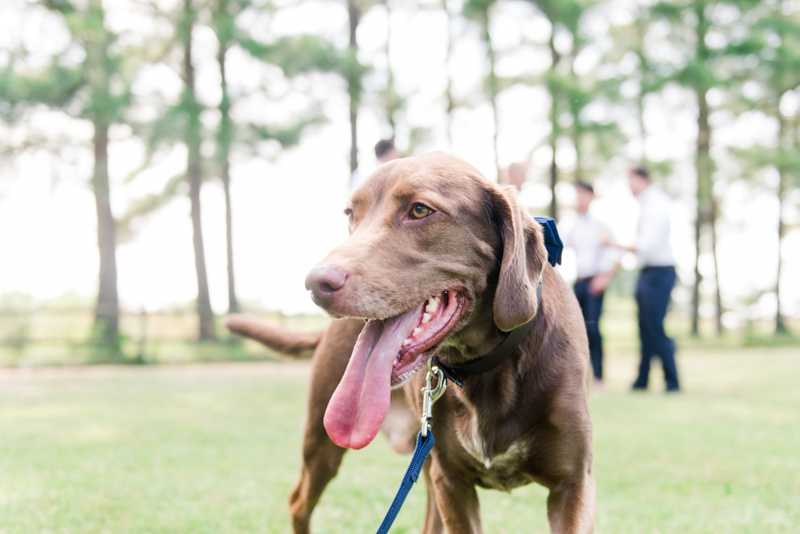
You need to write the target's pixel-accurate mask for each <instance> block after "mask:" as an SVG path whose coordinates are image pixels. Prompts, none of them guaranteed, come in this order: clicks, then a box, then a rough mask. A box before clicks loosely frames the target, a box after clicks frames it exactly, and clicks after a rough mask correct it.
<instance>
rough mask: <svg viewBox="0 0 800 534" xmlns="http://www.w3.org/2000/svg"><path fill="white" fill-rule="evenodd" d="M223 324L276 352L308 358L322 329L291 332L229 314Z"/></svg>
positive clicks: (319, 337) (317, 343)
mask: <svg viewBox="0 0 800 534" xmlns="http://www.w3.org/2000/svg"><path fill="white" fill-rule="evenodd" d="M225 326H227V327H228V329H229V330H230V331H231V332H234V333H236V334H238V335H240V336H242V337H246V338H250V339H253V340H255V341H258V342H259V343H261V344H263V345H266V346H267V347H269V348H271V349H272V350H274V351H276V352H280V353H281V354H285V355H286V356H293V357H296V358H310V357H311V355H312V354H313V353H314V349H315V348H317V345H319V342H320V340H321V339H322V334H323V332H324V330H318V331H316V332H293V331H291V330H286V329H284V328H280V327H277V326H273V325H271V324H268V323H266V322H264V321H262V320H260V319H254V318H253V317H246V316H244V315H229V316H228V318H227V319H225Z"/></svg>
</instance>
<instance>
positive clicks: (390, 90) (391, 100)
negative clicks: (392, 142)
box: [384, 0, 397, 139]
mask: <svg viewBox="0 0 800 534" xmlns="http://www.w3.org/2000/svg"><path fill="white" fill-rule="evenodd" d="M384 5H385V6H386V51H385V52H386V71H387V79H386V99H387V101H386V120H387V122H388V123H389V127H390V128H391V130H392V139H394V138H395V137H396V135H397V124H396V122H395V118H394V114H395V112H396V111H397V102H395V89H394V71H393V70H392V54H391V53H390V52H391V51H390V50H389V47H390V44H391V39H392V12H391V11H390V9H389V0H384Z"/></svg>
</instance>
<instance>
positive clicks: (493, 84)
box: [483, 8, 500, 177]
mask: <svg viewBox="0 0 800 534" xmlns="http://www.w3.org/2000/svg"><path fill="white" fill-rule="evenodd" d="M489 9H490V8H487V9H486V13H485V18H484V20H483V39H484V40H485V41H486V53H487V54H488V55H489V103H490V104H491V106H492V119H493V121H494V137H493V142H494V168H495V171H496V172H497V176H498V177H499V176H500V151H499V146H498V144H497V134H498V130H499V118H498V116H497V94H498V93H499V91H500V88H499V86H498V83H497V73H496V72H495V61H496V59H497V58H496V54H495V50H494V46H493V45H492V34H491V33H490V32H489Z"/></svg>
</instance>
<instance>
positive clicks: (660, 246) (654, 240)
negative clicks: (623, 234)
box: [636, 186, 675, 267]
mask: <svg viewBox="0 0 800 534" xmlns="http://www.w3.org/2000/svg"><path fill="white" fill-rule="evenodd" d="M650 187H654V186H650ZM636 257H637V259H638V263H639V266H640V267H661V266H667V265H675V259H674V258H673V256H672V249H671V247H670V221H669V198H668V197H667V196H666V195H665V194H664V193H662V192H661V191H660V190H654V191H651V192H650V194H649V195H648V197H647V198H646V199H645V202H643V203H642V212H641V215H640V216H639V229H638V232H637V233H636Z"/></svg>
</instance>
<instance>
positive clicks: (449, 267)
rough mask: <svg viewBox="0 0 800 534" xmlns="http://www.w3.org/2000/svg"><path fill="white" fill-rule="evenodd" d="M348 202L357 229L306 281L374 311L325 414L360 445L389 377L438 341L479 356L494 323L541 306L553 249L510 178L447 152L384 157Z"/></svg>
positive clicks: (399, 376) (413, 366) (342, 302)
mask: <svg viewBox="0 0 800 534" xmlns="http://www.w3.org/2000/svg"><path fill="white" fill-rule="evenodd" d="M345 213H346V215H347V217H348V219H349V224H350V238H349V239H348V240H347V241H346V242H345V243H343V244H342V245H341V246H339V247H337V248H336V249H334V250H333V251H332V252H331V253H330V254H329V255H328V256H327V257H326V258H325V259H324V260H322V261H321V262H320V263H319V264H318V265H317V266H316V267H314V269H313V270H312V271H311V272H310V273H309V275H308V277H307V278H306V286H307V288H308V289H309V290H311V293H312V296H313V299H314V301H315V302H316V303H317V304H318V305H320V306H321V307H322V308H324V309H325V310H327V311H328V312H329V313H330V314H332V315H334V316H341V317H362V318H365V319H367V320H368V322H367V325H366V326H365V328H364V331H363V332H362V334H361V336H360V337H359V340H358V342H357V344H356V347H355V349H354V350H353V355H352V357H351V360H350V363H349V365H348V369H347V372H346V373H345V377H344V378H343V379H342V382H341V384H340V386H339V388H338V389H337V391H336V393H335V394H334V397H333V398H332V400H331V403H330V405H329V409H328V412H327V413H326V418H325V423H326V428H327V429H328V432H329V434H330V435H331V437H332V438H333V439H334V441H335V442H336V443H338V444H339V445H341V446H345V447H347V446H350V447H354V448H360V447H362V446H364V445H366V444H367V443H369V442H370V441H371V440H372V438H374V436H375V434H376V433H377V431H378V428H379V427H380V423H381V422H382V421H383V418H384V417H385V415H386V411H385V410H388V402H389V395H388V392H389V388H390V387H397V386H399V385H401V384H402V383H403V382H405V381H406V380H408V379H409V378H410V377H411V376H413V375H414V374H415V373H416V372H417V371H419V370H420V369H421V368H422V367H423V366H424V365H425V364H426V363H427V361H428V359H429V358H430V357H431V356H432V355H433V353H434V352H435V351H437V350H442V349H444V353H445V354H446V355H447V356H449V358H450V359H453V358H458V357H459V356H458V355H459V354H461V355H462V357H464V358H467V357H470V356H471V355H470V354H463V353H469V352H470V348H477V347H482V346H484V345H485V341H486V338H487V337H489V336H487V331H488V330H487V326H489V325H492V324H493V325H495V326H496V328H495V327H492V328H491V330H492V331H493V333H494V334H495V337H496V335H497V333H498V330H500V331H509V330H512V329H513V328H515V327H517V326H519V325H522V324H524V323H526V322H528V321H529V320H530V319H531V318H532V317H533V316H534V315H535V314H536V312H537V305H538V304H537V296H536V288H537V285H538V281H539V277H540V276H541V274H542V270H543V269H544V266H545V263H546V260H547V251H546V249H545V246H544V238H543V233H542V229H541V227H540V226H539V225H538V223H536V222H535V221H534V220H533V219H532V218H531V217H530V216H529V215H528V214H527V212H526V211H525V210H524V209H522V208H521V207H520V206H519V205H518V204H517V202H516V198H515V195H514V192H513V190H512V189H502V188H499V187H498V186H497V185H495V184H493V183H492V182H489V181H488V180H487V179H486V178H484V177H483V176H482V175H481V173H480V172H479V171H478V170H477V169H475V168H474V167H472V166H471V165H469V164H467V163H466V162H464V161H463V160H461V159H458V158H456V157H453V156H450V155H447V154H443V153H432V154H427V155H425V156H419V157H414V158H406V159H402V160H396V161H393V162H390V163H387V164H386V165H383V166H382V167H380V168H379V169H378V170H377V171H376V172H375V173H374V174H373V175H372V176H370V177H369V179H367V180H366V181H365V182H364V184H363V185H362V186H361V187H360V188H359V189H358V190H357V191H356V192H355V194H354V195H353V197H352V199H351V201H350V204H349V205H348V206H347V208H346V210H345ZM482 338H483V339H482ZM481 341H484V343H483V344H482V343H481ZM448 347H450V349H451V350H447V348H448ZM454 347H458V348H459V349H461V350H452V349H453V348H454ZM476 355H479V354H476ZM447 356H446V357H447ZM454 363H455V362H454ZM384 408H385V409H384ZM359 429H362V430H359Z"/></svg>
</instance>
